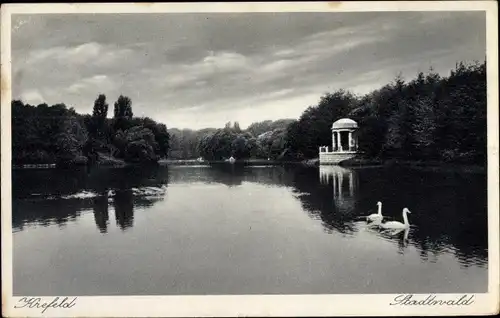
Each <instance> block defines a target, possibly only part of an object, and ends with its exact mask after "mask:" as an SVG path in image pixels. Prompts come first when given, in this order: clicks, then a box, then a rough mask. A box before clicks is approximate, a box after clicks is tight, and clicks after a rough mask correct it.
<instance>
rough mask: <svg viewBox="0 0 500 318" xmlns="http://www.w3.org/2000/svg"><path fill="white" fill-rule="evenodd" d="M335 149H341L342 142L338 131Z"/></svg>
mask: <svg viewBox="0 0 500 318" xmlns="http://www.w3.org/2000/svg"><path fill="white" fill-rule="evenodd" d="M337 151H342V143H341V142H340V131H337Z"/></svg>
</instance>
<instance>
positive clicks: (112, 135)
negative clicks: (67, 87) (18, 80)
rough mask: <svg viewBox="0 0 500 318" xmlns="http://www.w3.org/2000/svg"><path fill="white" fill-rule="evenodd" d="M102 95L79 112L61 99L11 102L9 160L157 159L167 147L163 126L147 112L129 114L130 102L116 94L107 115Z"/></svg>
mask: <svg viewBox="0 0 500 318" xmlns="http://www.w3.org/2000/svg"><path fill="white" fill-rule="evenodd" d="M108 108H109V106H108V104H107V102H106V96H105V95H103V94H101V95H99V96H98V97H97V99H96V100H95V103H94V108H93V112H92V114H91V115H90V114H88V115H80V114H77V113H76V112H75V110H74V109H73V108H69V109H68V108H67V106H66V105H64V104H56V105H53V106H48V105H47V104H40V105H37V106H33V105H29V104H26V105H25V104H24V103H23V102H22V101H18V100H16V101H12V161H13V163H14V164H26V163H29V164H32V163H57V164H61V165H68V164H82V163H93V162H98V161H103V160H104V161H105V160H111V161H112V160H114V159H115V158H118V159H122V160H124V161H125V162H135V163H138V162H141V163H143V162H156V161H157V160H158V159H160V158H162V157H166V156H167V154H168V150H169V139H170V138H169V134H168V131H167V127H166V126H165V125H164V124H160V123H157V122H155V121H154V120H152V119H151V118H148V117H133V112H132V101H131V100H130V98H128V97H126V96H120V97H119V98H118V100H117V101H116V102H115V104H114V117H113V118H107V116H108Z"/></svg>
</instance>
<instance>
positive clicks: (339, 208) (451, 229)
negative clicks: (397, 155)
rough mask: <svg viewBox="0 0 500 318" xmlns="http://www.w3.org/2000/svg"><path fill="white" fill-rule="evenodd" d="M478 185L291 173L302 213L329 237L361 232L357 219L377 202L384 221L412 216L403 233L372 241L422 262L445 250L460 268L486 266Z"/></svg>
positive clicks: (404, 174) (379, 174) (451, 176)
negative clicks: (411, 250)
mask: <svg viewBox="0 0 500 318" xmlns="http://www.w3.org/2000/svg"><path fill="white" fill-rule="evenodd" d="M484 182H485V179H484V176H483V175H481V174H460V173H435V172H432V173H429V172H425V171H419V170H399V169H381V168H376V169H370V168H366V169H363V168H361V169H347V168H343V167H339V166H320V168H319V171H318V169H305V170H301V171H296V172H295V179H294V187H295V191H296V192H297V193H298V198H299V199H300V201H301V203H302V206H303V208H304V210H306V211H307V212H308V213H309V214H310V215H311V217H313V218H316V219H320V220H321V221H322V224H323V226H324V228H325V230H326V231H327V232H329V233H331V232H332V231H337V232H339V233H342V234H348V235H354V234H356V232H358V231H359V230H360V229H361V228H363V227H366V223H365V222H364V221H359V220H360V218H361V216H366V215H368V214H370V213H375V212H376V206H375V204H376V202H377V201H382V202H383V203H384V208H383V214H384V219H386V220H398V221H401V218H402V217H401V211H402V209H403V208H404V207H408V208H410V210H411V211H412V212H413V213H412V214H411V216H410V217H409V219H410V224H411V227H410V229H409V231H408V232H407V233H405V232H400V233H383V232H379V231H377V233H376V234H377V236H378V237H379V238H384V239H387V240H389V241H392V242H394V243H397V245H398V249H399V252H400V253H402V252H403V251H404V250H405V249H406V248H407V247H408V246H409V245H412V246H414V247H415V248H416V249H417V250H418V253H419V254H420V257H421V259H422V260H423V261H429V262H435V261H436V260H437V256H438V255H440V254H442V253H448V252H450V251H451V252H452V253H454V254H455V256H456V257H457V259H459V260H460V263H461V265H462V266H464V267H465V266H470V265H471V264H475V265H479V266H486V265H487V254H488V243H487V208H486V202H487V200H486V192H485V190H484V189H485V188H486V186H485V184H484ZM482 183H483V184H482ZM360 185H362V187H360ZM471 196H473V197H474V198H475V199H474V200H471V199H470V198H471ZM478 229H482V230H479V231H478Z"/></svg>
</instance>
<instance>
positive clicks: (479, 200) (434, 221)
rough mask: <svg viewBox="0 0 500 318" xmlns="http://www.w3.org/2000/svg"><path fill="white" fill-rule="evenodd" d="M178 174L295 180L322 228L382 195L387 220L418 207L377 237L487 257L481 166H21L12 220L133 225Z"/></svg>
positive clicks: (364, 209) (349, 222)
mask: <svg viewBox="0 0 500 318" xmlns="http://www.w3.org/2000/svg"><path fill="white" fill-rule="evenodd" d="M176 183H183V184H192V183H204V184H224V185H226V186H227V188H225V187H222V188H221V190H220V191H221V192H220V197H219V198H216V199H218V200H224V198H225V196H226V195H227V193H226V192H224V189H241V187H243V186H245V185H246V184H247V183H257V184H260V185H265V186H272V187H284V188H288V189H289V190H290V193H291V194H293V196H294V197H295V198H296V199H297V200H298V201H299V202H300V204H301V206H302V209H303V210H304V212H306V213H307V214H308V215H309V216H310V217H311V218H314V219H316V220H318V221H319V222H321V224H322V227H323V230H324V231H325V232H327V233H334V232H335V233H340V234H342V235H344V236H348V237H352V238H354V237H356V236H357V235H360V233H361V231H364V229H365V228H366V222H364V221H363V222H360V217H361V216H366V215H368V214H370V213H375V212H376V202H377V201H382V202H383V204H384V207H383V214H384V216H385V218H386V219H388V220H391V219H395V220H399V221H400V219H401V210H402V208H403V207H408V208H409V209H410V210H411V211H412V212H413V213H412V214H411V216H410V223H411V224H412V226H411V228H410V230H409V231H408V232H400V233H385V232H382V231H377V230H374V232H373V235H374V239H384V240H387V241H390V242H391V243H393V244H396V245H397V246H398V248H399V251H400V252H401V253H402V252H403V251H405V250H407V249H408V248H414V249H416V250H417V253H418V254H419V255H420V258H421V260H422V261H424V262H427V261H429V262H432V261H435V260H436V258H437V256H439V255H440V254H443V253H448V254H452V255H454V256H455V257H456V258H457V259H458V260H459V261H460V263H461V265H462V266H464V267H467V266H470V265H471V264H479V265H486V261H487V254H488V242H487V237H488V235H487V234H488V233H487V207H486V202H487V200H486V195H487V194H486V191H485V189H486V181H485V176H484V175H480V174H479V175H477V174H467V175H465V174H459V173H436V172H424V171H413V170H404V171H401V170H398V169H347V168H343V167H339V166H321V167H320V168H319V169H318V168H297V167H288V166H280V167H259V168H256V167H244V166H239V165H221V166H213V167H174V168H165V167H160V168H148V169H100V170H99V171H97V170H93V171H91V172H90V173H87V172H86V171H83V172H80V171H67V172H64V173H60V172H57V171H53V170H51V171H49V170H43V171H36V172H35V171H29V172H27V171H16V172H13V194H14V198H13V199H14V202H13V206H12V208H13V213H12V221H13V228H14V231H20V230H23V229H24V227H26V226H29V225H42V226H50V225H53V224H57V225H59V226H64V225H65V224H67V223H68V222H71V221H74V220H76V219H78V218H79V217H80V216H81V215H82V214H83V213H85V212H86V211H88V212H90V211H92V212H93V217H94V221H95V226H96V228H97V230H98V232H100V233H102V234H105V233H108V232H109V230H110V226H111V224H110V218H112V215H111V216H110V214H112V213H114V214H115V216H114V218H115V224H116V226H117V227H118V228H119V229H121V230H123V231H125V230H127V229H129V228H131V227H132V226H134V222H135V220H136V216H137V215H138V213H142V212H143V211H139V210H141V209H142V210H146V209H148V208H149V207H151V206H153V205H154V204H157V202H158V201H160V200H163V199H164V198H166V197H167V190H166V189H167V186H168V184H176ZM186 189H187V190H186V191H189V187H188V188H186ZM63 197H66V198H65V199H63ZM282 199H283V198H279V200H282ZM294 200H295V199H294ZM444 225H446V226H444Z"/></svg>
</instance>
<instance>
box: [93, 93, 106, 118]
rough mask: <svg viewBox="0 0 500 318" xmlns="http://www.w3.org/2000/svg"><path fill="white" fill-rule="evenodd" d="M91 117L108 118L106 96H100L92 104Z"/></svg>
mask: <svg viewBox="0 0 500 318" xmlns="http://www.w3.org/2000/svg"><path fill="white" fill-rule="evenodd" d="M92 116H93V117H98V118H106V117H107V116H108V103H106V95H104V94H100V95H99V96H98V97H97V99H96V100H95V102H94V109H93V111H92Z"/></svg>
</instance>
